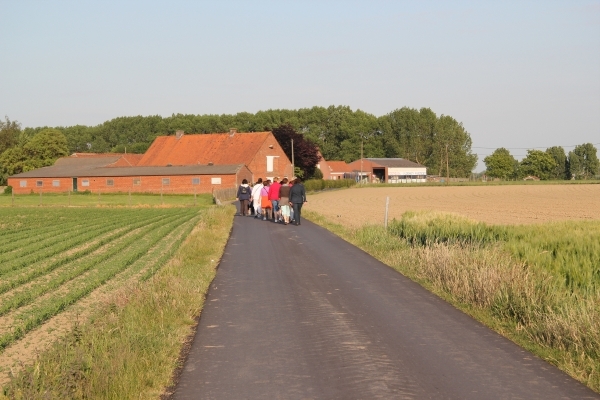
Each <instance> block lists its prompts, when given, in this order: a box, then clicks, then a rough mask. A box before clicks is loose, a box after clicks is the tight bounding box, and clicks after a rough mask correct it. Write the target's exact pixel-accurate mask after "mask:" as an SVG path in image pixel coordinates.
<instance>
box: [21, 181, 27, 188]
mask: <svg viewBox="0 0 600 400" xmlns="http://www.w3.org/2000/svg"><path fill="white" fill-rule="evenodd" d="M19 187H27V181H19Z"/></svg>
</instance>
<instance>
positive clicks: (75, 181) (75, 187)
mask: <svg viewBox="0 0 600 400" xmlns="http://www.w3.org/2000/svg"><path fill="white" fill-rule="evenodd" d="M73 191H74V192H76V191H77V178H73Z"/></svg>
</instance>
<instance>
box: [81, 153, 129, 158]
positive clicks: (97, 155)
mask: <svg viewBox="0 0 600 400" xmlns="http://www.w3.org/2000/svg"><path fill="white" fill-rule="evenodd" d="M121 155H122V154H117V153H73V154H71V155H70V157H73V158H98V157H115V156H121Z"/></svg>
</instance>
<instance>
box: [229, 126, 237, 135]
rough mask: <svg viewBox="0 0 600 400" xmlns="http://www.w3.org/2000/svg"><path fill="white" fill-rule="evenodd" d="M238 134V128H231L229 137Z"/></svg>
mask: <svg viewBox="0 0 600 400" xmlns="http://www.w3.org/2000/svg"><path fill="white" fill-rule="evenodd" d="M236 133H237V128H229V136H233V135H235V134H236Z"/></svg>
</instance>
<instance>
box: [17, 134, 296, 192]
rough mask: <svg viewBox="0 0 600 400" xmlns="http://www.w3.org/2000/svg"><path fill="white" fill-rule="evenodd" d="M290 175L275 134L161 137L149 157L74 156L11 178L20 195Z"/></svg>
mask: <svg viewBox="0 0 600 400" xmlns="http://www.w3.org/2000/svg"><path fill="white" fill-rule="evenodd" d="M275 176H279V177H285V176H287V177H291V176H292V164H291V162H290V160H289V159H288V158H287V156H286V155H285V153H284V151H283V149H282V148H281V146H280V145H279V143H278V142H277V140H276V139H275V136H273V134H272V133H271V132H256V133H238V132H237V131H236V130H235V129H232V130H231V131H230V132H229V133H212V134H197V135H184V134H183V132H182V131H178V132H177V133H176V135H175V136H159V137H157V138H156V139H155V140H154V142H153V143H152V145H151V146H150V148H149V149H148V151H146V153H145V154H143V155H139V154H113V153H105V154H91V153H75V154H73V155H72V156H70V157H64V158H61V159H59V160H57V161H56V162H55V163H54V165H52V166H50V167H44V168H38V169H36V170H33V171H28V172H23V173H21V174H17V175H13V176H10V177H9V178H8V184H9V185H10V186H12V188H13V192H14V193H16V194H26V193H31V192H34V193H39V192H44V193H53V192H54V193H59V192H68V191H85V190H89V191H91V192H101V193H116V192H129V191H131V192H134V193H211V192H212V191H213V190H215V189H224V188H234V187H237V186H238V185H239V184H240V183H241V182H242V180H243V179H247V180H248V181H251V182H253V181H255V180H256V179H258V178H263V179H265V178H270V179H272V178H273V177H275Z"/></svg>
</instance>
